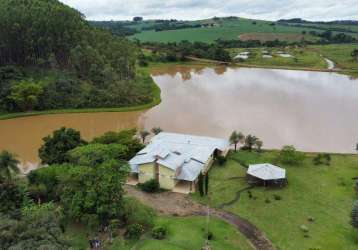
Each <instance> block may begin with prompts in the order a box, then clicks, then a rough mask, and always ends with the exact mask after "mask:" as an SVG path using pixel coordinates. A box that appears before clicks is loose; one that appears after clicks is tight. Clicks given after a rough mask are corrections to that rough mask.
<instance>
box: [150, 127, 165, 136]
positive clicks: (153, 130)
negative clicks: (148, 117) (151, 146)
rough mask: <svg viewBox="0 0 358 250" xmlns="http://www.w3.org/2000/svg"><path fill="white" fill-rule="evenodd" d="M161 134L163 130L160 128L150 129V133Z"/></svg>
mask: <svg viewBox="0 0 358 250" xmlns="http://www.w3.org/2000/svg"><path fill="white" fill-rule="evenodd" d="M161 132H163V129H161V128H160V127H154V128H152V133H153V134H155V135H158V134H160V133H161Z"/></svg>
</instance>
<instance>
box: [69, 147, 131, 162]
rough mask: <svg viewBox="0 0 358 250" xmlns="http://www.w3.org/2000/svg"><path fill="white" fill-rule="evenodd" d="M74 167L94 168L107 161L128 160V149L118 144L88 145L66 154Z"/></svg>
mask: <svg viewBox="0 0 358 250" xmlns="http://www.w3.org/2000/svg"><path fill="white" fill-rule="evenodd" d="M67 155H68V161H69V162H70V163H72V164H74V165H79V166H88V167H95V166H97V165H100V164H102V163H104V162H106V161H109V160H113V159H114V160H129V159H128V148H127V147H126V146H124V145H120V144H88V145H84V146H79V147H77V148H75V149H72V150H71V151H69V152H68V153H67Z"/></svg>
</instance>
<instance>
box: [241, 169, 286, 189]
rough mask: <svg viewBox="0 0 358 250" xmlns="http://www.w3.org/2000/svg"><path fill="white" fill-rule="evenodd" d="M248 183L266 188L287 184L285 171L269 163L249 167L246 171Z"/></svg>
mask: <svg viewBox="0 0 358 250" xmlns="http://www.w3.org/2000/svg"><path fill="white" fill-rule="evenodd" d="M247 176H248V179H249V182H251V183H255V184H259V185H263V186H265V187H266V186H267V185H274V186H277V185H278V186H280V187H282V186H283V185H286V184H287V179H286V170H285V169H283V168H280V167H277V166H274V165H272V164H269V163H264V164H255V165H250V166H249V169H248V170H247Z"/></svg>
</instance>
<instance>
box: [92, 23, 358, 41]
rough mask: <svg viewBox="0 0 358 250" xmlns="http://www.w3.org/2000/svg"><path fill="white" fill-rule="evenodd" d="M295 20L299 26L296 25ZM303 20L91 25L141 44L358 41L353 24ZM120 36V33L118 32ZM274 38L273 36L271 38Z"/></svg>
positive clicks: (357, 33)
mask: <svg viewBox="0 0 358 250" xmlns="http://www.w3.org/2000/svg"><path fill="white" fill-rule="evenodd" d="M295 20H296V22H297V23H295V22H294V21H295ZM298 20H301V19H292V20H279V21H277V22H271V21H264V20H252V19H245V18H239V17H224V18H212V19H207V20H198V21H178V20H147V21H137V22H130V21H125V22H115V21H111V22H91V23H92V24H95V25H97V26H102V27H106V28H109V29H111V30H118V29H119V27H121V29H122V30H123V29H127V31H128V29H129V30H130V32H126V33H122V34H123V35H130V37H131V38H132V39H138V40H140V41H142V42H180V41H182V40H187V41H190V42H206V43H212V42H214V41H216V40H217V39H222V40H238V39H241V40H247V39H248V38H249V39H250V40H260V41H266V40H275V39H278V40H282V41H288V42H299V41H301V40H303V39H304V40H306V41H317V40H319V39H320V37H319V36H318V35H319V34H320V33H323V32H325V31H330V32H332V34H333V35H336V34H338V33H344V34H346V35H349V36H352V37H356V38H358V32H357V31H358V25H357V24H356V23H354V22H352V23H347V22H333V23H324V22H317V23H315V22H304V23H303V22H299V21H298ZM115 33H116V34H119V32H115ZM272 34H274V35H272Z"/></svg>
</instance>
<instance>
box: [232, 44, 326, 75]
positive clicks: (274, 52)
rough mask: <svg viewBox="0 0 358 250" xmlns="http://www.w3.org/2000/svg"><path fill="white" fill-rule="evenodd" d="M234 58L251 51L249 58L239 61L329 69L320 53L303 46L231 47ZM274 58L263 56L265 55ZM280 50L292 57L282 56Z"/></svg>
mask: <svg viewBox="0 0 358 250" xmlns="http://www.w3.org/2000/svg"><path fill="white" fill-rule="evenodd" d="M229 51H230V54H231V56H232V58H234V57H235V56H236V55H238V54H239V53H242V52H250V55H249V58H248V59H246V60H241V61H239V63H240V62H241V63H244V64H248V65H257V66H272V67H293V68H294V67H297V68H311V69H317V70H319V69H327V63H326V62H325V60H324V58H323V57H322V56H320V54H319V53H317V52H314V51H309V50H307V49H302V48H289V49H288V48H254V49H230V50H229ZM265 51H266V52H267V53H266V55H270V56H272V58H263V56H264V55H265V53H264V52H265ZM278 52H284V53H286V54H289V55H291V56H292V57H287V58H286V57H282V56H280V55H279V54H278Z"/></svg>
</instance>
